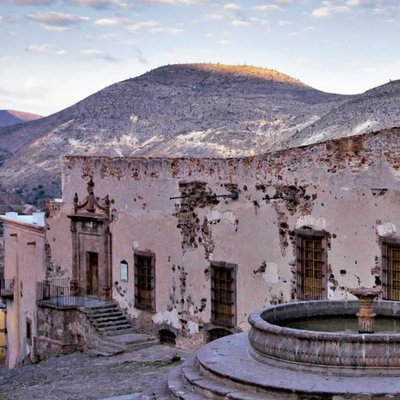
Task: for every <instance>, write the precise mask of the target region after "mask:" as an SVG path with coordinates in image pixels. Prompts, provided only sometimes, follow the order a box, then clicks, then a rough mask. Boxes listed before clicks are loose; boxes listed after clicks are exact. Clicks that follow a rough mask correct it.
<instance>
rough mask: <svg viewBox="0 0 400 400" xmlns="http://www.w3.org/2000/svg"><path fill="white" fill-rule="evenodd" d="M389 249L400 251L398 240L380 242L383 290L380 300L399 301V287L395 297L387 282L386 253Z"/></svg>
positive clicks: (387, 239)
mask: <svg viewBox="0 0 400 400" xmlns="http://www.w3.org/2000/svg"><path fill="white" fill-rule="evenodd" d="M390 249H399V250H400V239H390V238H386V239H384V240H382V243H381V255H382V289H383V293H382V298H383V299H384V300H392V301H399V300H400V287H399V289H397V296H396V295H394V294H393V292H392V286H393V285H392V284H390V282H389V280H390V278H389V275H390V267H389V264H390V262H389V255H388V252H389V250H390ZM399 261H400V260H399ZM399 273H400V268H399ZM399 284H400V283H399Z"/></svg>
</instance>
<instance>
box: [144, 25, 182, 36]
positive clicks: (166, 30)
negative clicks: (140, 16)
mask: <svg viewBox="0 0 400 400" xmlns="http://www.w3.org/2000/svg"><path fill="white" fill-rule="evenodd" d="M149 31H150V32H151V33H165V34H167V35H177V34H179V33H181V32H183V31H182V29H179V28H171V27H169V26H158V27H155V28H150V29H149Z"/></svg>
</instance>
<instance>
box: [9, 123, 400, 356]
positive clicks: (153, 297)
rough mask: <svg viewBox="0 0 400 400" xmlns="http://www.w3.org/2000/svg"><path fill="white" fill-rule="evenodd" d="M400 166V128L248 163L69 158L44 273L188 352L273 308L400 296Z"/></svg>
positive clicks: (53, 209) (52, 211)
mask: <svg viewBox="0 0 400 400" xmlns="http://www.w3.org/2000/svg"><path fill="white" fill-rule="evenodd" d="M399 156H400V129H398V128H395V129H391V130H387V131H380V132H376V133H371V134H366V135H361V136H353V137H349V138H344V139H339V140H335V141H328V142H324V143H319V144H313V145H309V146H304V147H299V148H293V149H287V150H282V151H279V152H276V153H271V154H265V155H260V156H255V157H249V158H241V159H197V158H182V159H165V158H162V159H161V158H129V157H124V158H110V157H86V156H68V157H65V158H64V159H63V199H62V201H57V202H54V201H49V202H48V203H47V206H46V207H47V208H46V230H45V232H44V235H45V238H44V241H45V243H44V248H45V251H43V252H42V254H43V260H42V263H43V264H42V265H44V267H40V268H42V270H41V273H43V274H44V279H46V280H50V281H51V280H52V279H60V278H66V279H68V280H69V281H68V282H69V283H68V285H69V287H70V289H71V295H72V296H79V297H87V296H95V297H98V298H100V299H102V300H110V299H113V300H115V301H116V302H117V303H118V305H119V307H120V308H121V309H123V310H124V312H125V313H126V315H128V316H129V318H130V319H131V320H132V321H133V322H134V325H135V326H136V327H138V328H141V329H147V330H150V331H154V332H158V333H159V335H160V336H163V335H166V336H168V337H174V338H175V341H176V344H177V345H178V346H181V347H189V348H190V347H195V346H198V345H200V344H201V343H202V342H204V341H207V340H210V339H212V338H214V337H218V336H222V335H225V334H228V333H231V332H236V331H241V330H246V329H247V328H248V323H247V317H248V315H249V313H250V312H251V311H252V310H254V309H256V308H260V307H264V306H266V305H269V304H276V303H281V302H289V301H293V300H301V299H344V298H347V297H349V296H351V295H350V294H349V293H348V292H347V288H352V287H358V286H366V287H373V286H382V287H383V289H384V290H383V297H384V298H387V299H394V300H399V299H400V235H399V234H398V233H397V226H399V225H400V215H399V213H398V203H399V200H400V192H399V185H398V182H399V179H400V163H399V159H400V158H399ZM6 228H7V226H6ZM5 240H6V274H8V275H9V276H10V277H11V275H12V274H14V275H15V273H16V272H13V269H12V268H11V267H10V265H9V264H8V261H7V260H8V258H7V254H8V253H13V252H14V250H12V249H10V248H9V250H7V247H8V246H12V245H9V244H8V242H11V240H12V238H10V235H9V234H8V236H7V235H6V236H5ZM28 254H29V252H27V257H28ZM9 257H11V256H9ZM39 264H40V263H39V262H38V263H37V266H38V267H39ZM39 275H40V274H37V276H36V279H39ZM17 286H18V285H17ZM14 299H15V296H14ZM20 312H21V311H20ZM32 321H35V319H34V318H33V317H32Z"/></svg>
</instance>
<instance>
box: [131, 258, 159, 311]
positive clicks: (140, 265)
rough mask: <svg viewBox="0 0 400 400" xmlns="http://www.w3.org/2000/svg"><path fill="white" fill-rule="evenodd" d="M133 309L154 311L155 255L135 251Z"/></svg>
mask: <svg viewBox="0 0 400 400" xmlns="http://www.w3.org/2000/svg"><path fill="white" fill-rule="evenodd" d="M134 264H135V307H136V308H140V309H142V310H151V311H154V310H155V255H154V253H152V252H147V251H146V252H139V251H135V254H134Z"/></svg>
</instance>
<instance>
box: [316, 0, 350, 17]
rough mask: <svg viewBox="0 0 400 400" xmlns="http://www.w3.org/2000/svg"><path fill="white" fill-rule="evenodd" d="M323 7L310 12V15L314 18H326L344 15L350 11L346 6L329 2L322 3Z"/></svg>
mask: <svg viewBox="0 0 400 400" xmlns="http://www.w3.org/2000/svg"><path fill="white" fill-rule="evenodd" d="M322 4H323V6H322V7H319V8H316V9H314V10H313V11H312V13H311V15H312V16H313V17H315V18H328V17H330V16H331V15H334V14H345V13H348V12H349V11H350V8H349V7H348V6H346V5H336V4H334V3H332V2H330V1H323V2H322Z"/></svg>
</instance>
